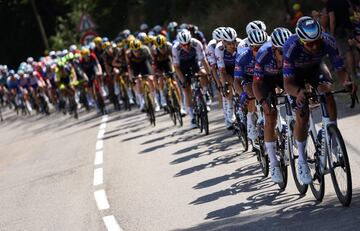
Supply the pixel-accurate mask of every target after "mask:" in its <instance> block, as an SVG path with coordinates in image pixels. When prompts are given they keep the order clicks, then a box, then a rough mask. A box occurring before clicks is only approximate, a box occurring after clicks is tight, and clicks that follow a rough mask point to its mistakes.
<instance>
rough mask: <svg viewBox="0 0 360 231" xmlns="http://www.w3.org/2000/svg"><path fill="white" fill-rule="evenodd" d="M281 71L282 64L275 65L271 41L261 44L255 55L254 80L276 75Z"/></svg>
mask: <svg viewBox="0 0 360 231" xmlns="http://www.w3.org/2000/svg"><path fill="white" fill-rule="evenodd" d="M281 73H282V66H278V65H277V61H276V58H275V54H274V52H273V48H272V43H271V42H266V43H265V44H264V45H262V46H261V48H260V49H259V51H258V53H257V55H256V62H255V69H254V80H260V79H262V78H264V76H266V77H268V76H269V77H271V76H276V75H279V74H281Z"/></svg>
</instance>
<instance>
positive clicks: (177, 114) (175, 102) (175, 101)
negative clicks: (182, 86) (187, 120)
mask: <svg viewBox="0 0 360 231" xmlns="http://www.w3.org/2000/svg"><path fill="white" fill-rule="evenodd" d="M171 94H172V98H173V100H172V101H173V107H174V111H175V117H176V119H177V120H178V122H179V124H180V126H181V127H182V126H183V119H182V116H181V107H180V103H179V98H178V97H177V95H176V93H175V91H174V89H173V90H171Z"/></svg>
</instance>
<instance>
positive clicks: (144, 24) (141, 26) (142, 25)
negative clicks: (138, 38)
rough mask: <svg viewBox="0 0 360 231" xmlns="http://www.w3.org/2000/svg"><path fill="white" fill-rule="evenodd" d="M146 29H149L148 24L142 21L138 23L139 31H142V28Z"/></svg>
mask: <svg viewBox="0 0 360 231" xmlns="http://www.w3.org/2000/svg"><path fill="white" fill-rule="evenodd" d="M147 29H149V26H148V25H147V24H146V23H143V24H141V25H140V30H141V31H144V30H147Z"/></svg>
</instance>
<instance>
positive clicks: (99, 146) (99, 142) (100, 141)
mask: <svg viewBox="0 0 360 231" xmlns="http://www.w3.org/2000/svg"><path fill="white" fill-rule="evenodd" d="M103 147H104V141H103V140H98V141H96V151H99V150H101V149H102V148H103Z"/></svg>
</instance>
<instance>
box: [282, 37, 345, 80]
mask: <svg viewBox="0 0 360 231" xmlns="http://www.w3.org/2000/svg"><path fill="white" fill-rule="evenodd" d="M283 53H284V65H283V74H284V78H288V77H294V76H295V71H297V70H301V71H303V70H305V71H306V70H307V69H309V68H312V67H316V66H319V65H320V64H321V61H322V58H323V57H324V56H326V55H328V56H329V58H330V61H331V63H332V65H333V67H334V68H335V69H336V70H340V69H343V68H344V67H345V66H344V61H343V59H342V58H341V57H340V55H339V51H338V49H337V47H336V42H335V38H334V37H332V36H331V35H329V34H327V33H322V45H321V48H320V50H319V52H317V53H316V54H310V53H308V52H307V51H306V50H305V48H304V46H303V45H302V44H301V41H300V39H299V37H298V36H297V35H292V36H291V37H290V38H289V39H288V40H286V42H285V44H284V46H283Z"/></svg>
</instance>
